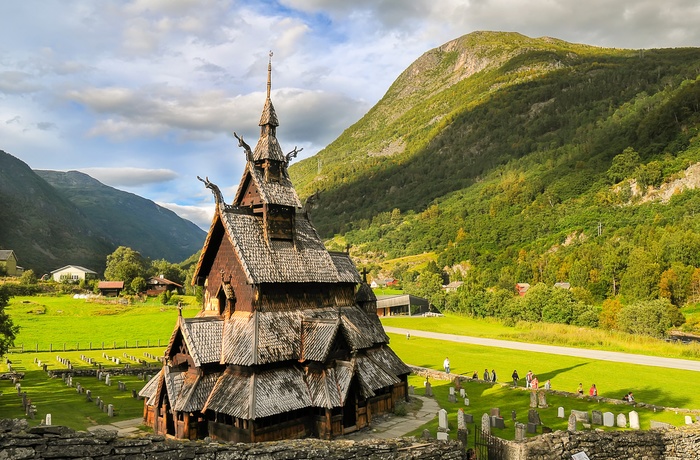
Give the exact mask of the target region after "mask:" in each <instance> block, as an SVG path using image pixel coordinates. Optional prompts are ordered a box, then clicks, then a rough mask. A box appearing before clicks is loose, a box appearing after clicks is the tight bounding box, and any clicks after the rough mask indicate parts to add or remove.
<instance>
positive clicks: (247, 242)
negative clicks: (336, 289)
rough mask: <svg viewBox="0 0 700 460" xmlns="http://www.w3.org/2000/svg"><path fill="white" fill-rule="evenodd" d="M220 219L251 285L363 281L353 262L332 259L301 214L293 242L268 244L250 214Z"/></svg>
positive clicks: (256, 219) (231, 214) (226, 215)
mask: <svg viewBox="0 0 700 460" xmlns="http://www.w3.org/2000/svg"><path fill="white" fill-rule="evenodd" d="M221 218H222V223H223V224H224V226H225V228H226V233H227V234H228V236H229V238H230V240H231V243H232V244H233V247H234V250H235V251H236V254H237V256H238V259H239V260H240V261H241V265H242V267H243V270H244V272H245V274H246V276H247V278H248V282H249V283H250V284H261V283H338V282H345V283H358V282H360V275H359V274H358V273H357V270H354V267H353V270H349V265H350V264H351V263H352V262H341V260H342V259H341V257H340V256H335V258H332V257H331V255H330V254H329V253H328V251H327V250H326V248H325V247H324V245H323V242H322V241H321V238H320V237H319V236H318V233H316V229H314V227H313V226H312V225H311V222H309V220H308V218H306V216H305V215H304V214H303V213H302V212H298V213H297V215H296V218H295V219H294V227H295V229H294V241H288V240H272V241H268V240H267V238H266V236H265V232H264V231H263V225H262V220H261V219H260V218H259V217H257V216H254V215H252V214H250V213H247V212H234V211H225V212H223V213H222V214H221ZM336 262H338V266H339V267H340V270H339V268H338V266H336Z"/></svg>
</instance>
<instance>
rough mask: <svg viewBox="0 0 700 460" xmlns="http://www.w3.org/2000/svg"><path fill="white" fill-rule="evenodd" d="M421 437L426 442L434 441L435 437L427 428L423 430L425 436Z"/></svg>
mask: <svg viewBox="0 0 700 460" xmlns="http://www.w3.org/2000/svg"><path fill="white" fill-rule="evenodd" d="M420 437H421V439H423V440H425V441H430V440H431V439H433V437H432V436H431V435H430V430H429V429H427V428H426V429H425V430H423V434H421V436H420Z"/></svg>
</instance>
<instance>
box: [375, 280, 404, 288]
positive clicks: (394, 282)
mask: <svg viewBox="0 0 700 460" xmlns="http://www.w3.org/2000/svg"><path fill="white" fill-rule="evenodd" d="M398 284H399V281H398V280H396V279H394V278H377V279H373V280H372V282H371V283H370V285H369V287H371V288H372V289H377V288H385V287H391V286H397V285H398Z"/></svg>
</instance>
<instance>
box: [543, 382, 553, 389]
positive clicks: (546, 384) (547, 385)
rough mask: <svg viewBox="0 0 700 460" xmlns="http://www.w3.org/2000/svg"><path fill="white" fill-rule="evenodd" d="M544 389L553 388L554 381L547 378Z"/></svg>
mask: <svg viewBox="0 0 700 460" xmlns="http://www.w3.org/2000/svg"><path fill="white" fill-rule="evenodd" d="M544 389H545V390H551V389H552V382H551V381H549V380H547V381H546V382H545V384H544Z"/></svg>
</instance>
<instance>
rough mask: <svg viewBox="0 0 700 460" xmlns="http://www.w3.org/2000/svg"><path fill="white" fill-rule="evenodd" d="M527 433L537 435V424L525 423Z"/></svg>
mask: <svg viewBox="0 0 700 460" xmlns="http://www.w3.org/2000/svg"><path fill="white" fill-rule="evenodd" d="M527 432H528V433H532V434H535V433H537V424H536V423H530V422H528V423H527Z"/></svg>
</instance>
